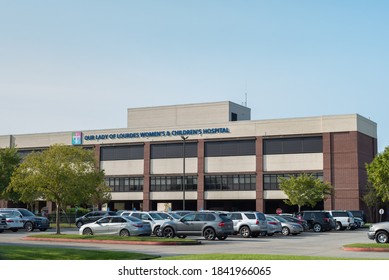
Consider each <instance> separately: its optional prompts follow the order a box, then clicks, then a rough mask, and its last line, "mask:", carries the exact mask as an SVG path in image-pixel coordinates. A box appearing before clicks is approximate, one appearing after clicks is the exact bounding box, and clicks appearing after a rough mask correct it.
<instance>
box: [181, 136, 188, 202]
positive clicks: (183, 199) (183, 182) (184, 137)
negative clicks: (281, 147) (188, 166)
mask: <svg viewBox="0 0 389 280" xmlns="http://www.w3.org/2000/svg"><path fill="white" fill-rule="evenodd" d="M181 139H182V210H185V141H186V139H188V136H181Z"/></svg>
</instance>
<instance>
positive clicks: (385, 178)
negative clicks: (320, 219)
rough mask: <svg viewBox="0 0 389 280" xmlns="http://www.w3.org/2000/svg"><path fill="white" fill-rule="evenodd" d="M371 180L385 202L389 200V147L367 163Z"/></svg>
mask: <svg viewBox="0 0 389 280" xmlns="http://www.w3.org/2000/svg"><path fill="white" fill-rule="evenodd" d="M366 170H367V176H368V180H369V182H370V183H371V184H372V185H373V187H374V189H375V190H376V192H377V195H378V196H379V197H380V198H381V199H382V201H383V202H387V201H389V147H386V148H385V150H384V151H383V152H382V153H380V154H378V155H377V156H376V157H375V158H374V159H373V161H372V162H371V163H368V164H366Z"/></svg>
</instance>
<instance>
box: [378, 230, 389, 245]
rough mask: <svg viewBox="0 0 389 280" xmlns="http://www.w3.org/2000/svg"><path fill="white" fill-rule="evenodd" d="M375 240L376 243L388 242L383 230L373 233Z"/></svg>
mask: <svg viewBox="0 0 389 280" xmlns="http://www.w3.org/2000/svg"><path fill="white" fill-rule="evenodd" d="M375 241H376V242H377V243H388V242H389V236H388V234H387V233H386V232H385V231H379V232H377V234H376V235H375Z"/></svg>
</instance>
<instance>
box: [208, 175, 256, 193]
mask: <svg viewBox="0 0 389 280" xmlns="http://www.w3.org/2000/svg"><path fill="white" fill-rule="evenodd" d="M255 182H256V175H250V174H242V175H207V176H205V178H204V190H205V191H252V190H255V187H256V184H255Z"/></svg>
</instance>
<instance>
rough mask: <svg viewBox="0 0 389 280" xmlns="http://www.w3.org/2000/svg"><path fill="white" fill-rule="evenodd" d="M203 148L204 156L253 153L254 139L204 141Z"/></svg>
mask: <svg viewBox="0 0 389 280" xmlns="http://www.w3.org/2000/svg"><path fill="white" fill-rule="evenodd" d="M204 149H205V151H204V153H205V156H206V157H223V156H246V155H255V140H240V141H215V142H206V143H205V144H204Z"/></svg>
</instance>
